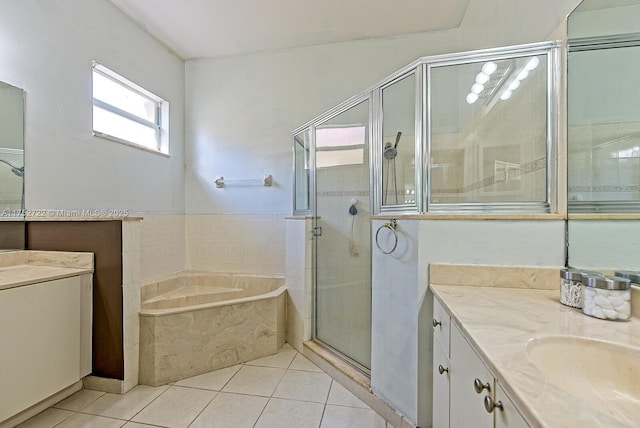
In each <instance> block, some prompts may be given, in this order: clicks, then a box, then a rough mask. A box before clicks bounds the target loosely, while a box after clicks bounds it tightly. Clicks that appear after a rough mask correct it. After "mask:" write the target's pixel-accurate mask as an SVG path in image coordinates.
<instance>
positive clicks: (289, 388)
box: [273, 370, 331, 403]
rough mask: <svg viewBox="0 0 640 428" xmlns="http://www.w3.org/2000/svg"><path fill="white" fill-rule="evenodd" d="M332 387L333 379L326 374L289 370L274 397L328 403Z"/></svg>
mask: <svg viewBox="0 0 640 428" xmlns="http://www.w3.org/2000/svg"><path fill="white" fill-rule="evenodd" d="M330 386H331V378H330V377H329V376H327V375H326V374H324V373H311V372H302V371H296V370H287V373H285V375H284V377H283V378H282V380H281V381H280V384H279V385H278V387H277V388H276V390H275V392H274V393H273V396H274V397H277V398H289V399H292V400H300V401H313V402H316V403H326V401H327V396H328V395H329V388H330Z"/></svg>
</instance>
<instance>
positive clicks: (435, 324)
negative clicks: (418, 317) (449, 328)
mask: <svg viewBox="0 0 640 428" xmlns="http://www.w3.org/2000/svg"><path fill="white" fill-rule="evenodd" d="M431 324H433V328H436V327H437V326H439V325H442V323H441V322H440V321H438V320H437V319H435V318H434V319H433V321H432V322H431Z"/></svg>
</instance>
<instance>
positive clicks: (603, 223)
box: [567, 0, 640, 270]
mask: <svg viewBox="0 0 640 428" xmlns="http://www.w3.org/2000/svg"><path fill="white" fill-rule="evenodd" d="M567 31H568V35H569V41H568V45H569V52H568V57H567V67H568V74H567V87H568V106H567V109H568V110H567V119H568V122H567V125H568V128H567V144H568V199H569V200H568V209H569V221H568V264H569V265H570V266H574V267H580V268H591V269H596V270H615V269H623V270H640V259H639V258H638V254H640V245H639V244H638V242H639V241H638V240H637V239H636V237H637V236H638V233H640V220H638V218H639V216H640V106H639V105H638V102H637V97H636V94H637V92H638V91H637V87H638V84H639V83H640V77H638V76H640V73H639V72H640V35H639V33H640V0H584V1H583V2H582V3H581V4H580V5H579V6H578V7H577V8H576V9H575V10H574V11H573V12H572V13H571V14H570V15H569V17H568V29H567Z"/></svg>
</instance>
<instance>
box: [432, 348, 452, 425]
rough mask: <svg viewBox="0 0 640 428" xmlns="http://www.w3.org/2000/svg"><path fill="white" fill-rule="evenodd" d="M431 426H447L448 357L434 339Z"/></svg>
mask: <svg viewBox="0 0 640 428" xmlns="http://www.w3.org/2000/svg"><path fill="white" fill-rule="evenodd" d="M440 366H442V369H444V370H442V369H440ZM441 370H442V373H440V371H441ZM433 426H434V428H436V427H438V428H440V427H447V428H448V427H449V357H447V356H446V355H445V353H444V350H443V349H442V347H441V346H440V345H439V344H438V343H437V342H436V341H434V344H433Z"/></svg>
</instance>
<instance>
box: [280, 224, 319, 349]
mask: <svg viewBox="0 0 640 428" xmlns="http://www.w3.org/2000/svg"><path fill="white" fill-rule="evenodd" d="M285 223H286V225H285V242H286V250H285V253H286V275H285V277H286V286H287V290H288V294H289V297H288V302H287V303H288V306H287V323H288V328H287V337H288V342H289V343H290V344H291V346H293V347H294V348H296V349H298V350H301V349H302V343H303V342H305V341H306V340H309V339H311V322H310V321H311V304H310V298H311V254H310V253H311V248H312V247H311V245H312V240H311V228H312V227H313V220H312V219H310V218H303V217H300V218H297V217H296V218H293V217H290V218H287V219H286V220H285Z"/></svg>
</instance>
